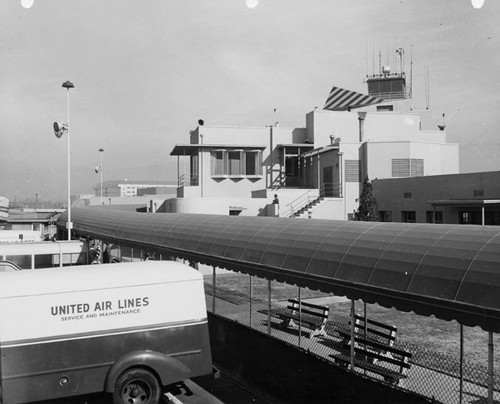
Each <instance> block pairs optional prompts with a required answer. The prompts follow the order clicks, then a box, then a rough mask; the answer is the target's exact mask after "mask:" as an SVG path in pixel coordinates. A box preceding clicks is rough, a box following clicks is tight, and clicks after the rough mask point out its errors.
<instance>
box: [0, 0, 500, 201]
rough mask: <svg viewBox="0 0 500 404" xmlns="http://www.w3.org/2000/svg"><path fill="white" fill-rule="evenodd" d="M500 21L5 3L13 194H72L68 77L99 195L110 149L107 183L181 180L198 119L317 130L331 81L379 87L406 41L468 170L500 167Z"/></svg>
mask: <svg viewBox="0 0 500 404" xmlns="http://www.w3.org/2000/svg"><path fill="white" fill-rule="evenodd" d="M24 1H26V0H24ZM499 16H500V2H499V1H497V0H486V1H485V4H484V6H483V7H482V8H480V9H475V8H473V7H472V5H471V2H470V0H377V1H373V0H352V1H340V0H260V1H259V4H258V6H257V7H255V8H254V9H250V8H248V7H247V6H246V3H245V0H143V1H138V0H71V1H67V0H34V4H33V6H32V7H31V8H29V9H25V8H23V7H21V2H20V0H3V1H1V2H0V36H1V39H2V40H1V41H0V151H1V154H0V195H3V196H6V197H8V198H10V199H11V200H14V199H32V200H34V199H35V194H37V197H38V200H39V201H58V200H60V201H64V200H65V199H66V198H67V136H66V135H63V136H62V138H60V139H58V138H56V137H55V136H54V133H53V130H52V124H53V122H54V121H58V122H65V121H66V120H67V90H66V89H64V88H62V83H63V82H65V81H66V80H70V81H71V82H72V83H73V84H74V85H75V88H73V89H71V90H70V94H69V105H70V128H71V130H70V139H71V193H72V194H75V193H83V194H89V193H90V194H91V193H93V187H95V186H96V185H97V184H98V183H99V181H100V175H98V174H96V173H95V171H94V168H95V167H96V166H99V165H100V158H101V157H102V159H103V164H102V166H103V178H104V180H105V181H106V180H123V179H125V178H127V179H130V180H157V181H176V175H177V172H176V167H177V158H176V157H174V156H170V152H171V150H172V148H173V146H174V145H175V144H182V143H189V131H190V130H192V129H194V128H195V127H196V126H197V121H198V119H203V120H204V121H205V124H207V125H221V126H232V125H243V126H266V125H270V124H272V123H273V122H274V121H275V120H277V121H279V122H280V125H282V126H286V127H304V126H305V114H306V113H308V112H310V111H311V110H313V109H314V107H316V106H318V107H320V108H321V107H323V105H324V103H325V100H326V98H327V96H328V93H329V91H330V89H331V87H332V86H334V85H336V86H339V87H343V88H347V89H350V90H353V91H358V92H364V93H365V92H366V90H365V84H363V78H364V77H365V76H366V74H371V73H373V66H374V60H375V59H376V60H377V62H376V63H377V64H378V52H379V50H380V51H381V52H382V57H383V62H384V64H386V61H387V62H388V63H389V64H393V63H392V62H393V60H396V59H395V57H394V53H395V49H397V48H400V47H403V48H405V55H406V60H407V61H408V60H409V55H410V54H411V59H412V60H413V95H414V96H413V104H414V106H415V107H416V108H425V107H426V93H425V88H426V81H427V82H428V87H429V94H428V96H429V107H430V109H431V110H432V111H433V116H434V118H435V120H436V124H438V123H439V124H440V123H442V114H443V113H444V114H445V123H446V125H447V133H448V140H449V141H450V142H458V143H460V170H461V172H474V171H493V170H500V141H499V140H498V136H499V133H498V132H499V131H500V114H499V111H500V80H499V74H498V73H499V72H500V52H499V51H498V50H499V49H500V24H498V21H500V19H499ZM377 69H378V68H377ZM393 70H394V68H393ZM426 77H428V79H426ZM274 109H276V115H274V112H273V111H274ZM100 148H103V149H104V152H103V153H102V155H101V154H100V153H99V151H98V150H99V149H100Z"/></svg>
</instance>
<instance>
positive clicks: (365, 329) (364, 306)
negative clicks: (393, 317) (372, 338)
mask: <svg viewBox="0 0 500 404" xmlns="http://www.w3.org/2000/svg"><path fill="white" fill-rule="evenodd" d="M363 316H364V317H365V326H364V329H363V336H364V339H365V343H364V344H363V348H364V350H365V351H366V350H367V348H366V336H367V334H368V325H367V324H368V317H366V302H363ZM366 359H367V358H366V355H365V356H364V358H363V360H365V361H366ZM365 374H366V369H365Z"/></svg>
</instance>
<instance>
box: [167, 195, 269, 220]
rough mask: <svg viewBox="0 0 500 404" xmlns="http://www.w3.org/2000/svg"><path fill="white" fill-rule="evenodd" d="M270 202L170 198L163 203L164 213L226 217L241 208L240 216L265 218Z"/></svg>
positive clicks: (267, 200)
mask: <svg viewBox="0 0 500 404" xmlns="http://www.w3.org/2000/svg"><path fill="white" fill-rule="evenodd" d="M271 202H272V201H271V200H269V199H262V198H258V199H252V198H172V199H168V200H166V201H165V212H166V213H203V214H213V215H226V216H228V215H229V210H231V209H233V210H234V209H239V208H242V210H241V213H240V216H266V214H267V213H268V209H269V208H268V207H267V205H270V204H271Z"/></svg>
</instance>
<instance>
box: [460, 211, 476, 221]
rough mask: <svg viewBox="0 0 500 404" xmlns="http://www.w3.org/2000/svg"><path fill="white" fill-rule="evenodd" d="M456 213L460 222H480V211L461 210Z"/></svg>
mask: <svg viewBox="0 0 500 404" xmlns="http://www.w3.org/2000/svg"><path fill="white" fill-rule="evenodd" d="M458 215H459V216H458V217H459V222H460V224H481V214H480V212H470V211H463V212H459V213H458Z"/></svg>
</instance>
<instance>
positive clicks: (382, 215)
mask: <svg viewBox="0 0 500 404" xmlns="http://www.w3.org/2000/svg"><path fill="white" fill-rule="evenodd" d="M378 219H379V220H380V221H381V222H392V212H391V211H390V210H381V211H379V212H378Z"/></svg>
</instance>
